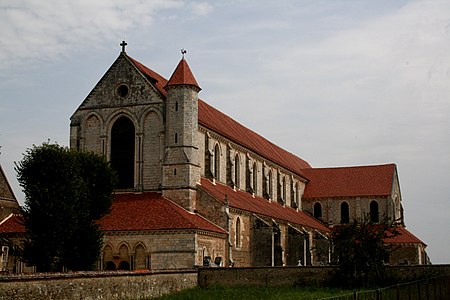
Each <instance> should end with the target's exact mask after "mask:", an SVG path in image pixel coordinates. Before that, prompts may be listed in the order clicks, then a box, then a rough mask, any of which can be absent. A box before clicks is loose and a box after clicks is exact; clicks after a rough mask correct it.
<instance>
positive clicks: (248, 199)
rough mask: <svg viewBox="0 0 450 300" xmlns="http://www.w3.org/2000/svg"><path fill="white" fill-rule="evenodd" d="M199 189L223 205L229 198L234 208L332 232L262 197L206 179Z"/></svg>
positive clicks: (309, 218)
mask: <svg viewBox="0 0 450 300" xmlns="http://www.w3.org/2000/svg"><path fill="white" fill-rule="evenodd" d="M199 188H201V189H203V190H204V191H206V192H207V193H208V194H209V195H211V196H212V197H214V198H215V199H217V200H218V201H221V202H222V203H225V197H227V198H228V205H229V206H230V207H233V208H237V209H240V210H243V211H247V212H251V213H255V214H256V215H259V216H263V217H269V218H274V219H277V220H282V221H285V222H288V223H291V224H295V225H300V226H305V227H309V228H312V229H317V230H320V231H324V232H329V231H330V229H329V228H328V227H327V226H326V225H324V224H323V223H321V222H320V221H318V220H317V219H315V218H313V217H312V216H310V215H308V214H307V213H305V212H303V211H301V210H299V211H297V210H296V209H293V208H291V207H287V206H283V205H281V204H280V203H278V202H276V201H270V202H269V200H267V199H264V198H262V197H258V196H253V195H251V194H249V193H247V192H244V191H240V190H234V189H232V188H231V187H229V186H227V185H224V184H221V183H215V184H213V183H212V182H211V181H210V180H209V179H206V178H202V179H201V184H200V185H199Z"/></svg>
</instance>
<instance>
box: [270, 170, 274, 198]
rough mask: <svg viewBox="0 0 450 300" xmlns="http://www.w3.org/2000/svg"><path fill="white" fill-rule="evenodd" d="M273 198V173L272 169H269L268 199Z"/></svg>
mask: <svg viewBox="0 0 450 300" xmlns="http://www.w3.org/2000/svg"><path fill="white" fill-rule="evenodd" d="M272 198H273V175H272V170H270V171H269V199H272Z"/></svg>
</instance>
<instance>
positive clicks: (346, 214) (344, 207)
mask: <svg viewBox="0 0 450 300" xmlns="http://www.w3.org/2000/svg"><path fill="white" fill-rule="evenodd" d="M348 222H350V211H349V207H348V203H347V202H342V203H341V224H347V223H348Z"/></svg>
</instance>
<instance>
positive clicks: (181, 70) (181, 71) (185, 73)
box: [166, 58, 201, 90]
mask: <svg viewBox="0 0 450 300" xmlns="http://www.w3.org/2000/svg"><path fill="white" fill-rule="evenodd" d="M173 85H192V86H195V87H197V88H198V89H199V90H201V88H200V86H199V85H198V83H197V81H196V80H195V77H194V74H192V72H191V69H190V68H189V65H188V63H187V61H186V60H185V59H184V58H182V59H181V60H180V62H179V63H178V66H177V67H176V69H175V71H174V72H173V74H172V76H171V77H170V79H169V81H168V82H167V84H166V87H168V86H173Z"/></svg>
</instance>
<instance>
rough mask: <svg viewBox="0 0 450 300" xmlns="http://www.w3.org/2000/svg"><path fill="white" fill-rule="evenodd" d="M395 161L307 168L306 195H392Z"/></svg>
mask: <svg viewBox="0 0 450 300" xmlns="http://www.w3.org/2000/svg"><path fill="white" fill-rule="evenodd" d="M395 170H396V166H395V164H387V165H376V166H359V167H341V168H311V169H304V170H303V171H304V173H305V175H306V177H307V178H308V179H309V180H310V181H309V183H308V184H307V185H306V188H305V193H304V195H303V197H304V198H328V197H358V196H389V195H391V193H392V185H393V181H394V175H395V172H396V171H395Z"/></svg>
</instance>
